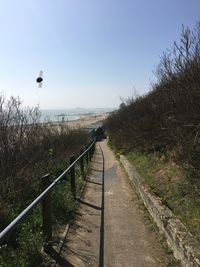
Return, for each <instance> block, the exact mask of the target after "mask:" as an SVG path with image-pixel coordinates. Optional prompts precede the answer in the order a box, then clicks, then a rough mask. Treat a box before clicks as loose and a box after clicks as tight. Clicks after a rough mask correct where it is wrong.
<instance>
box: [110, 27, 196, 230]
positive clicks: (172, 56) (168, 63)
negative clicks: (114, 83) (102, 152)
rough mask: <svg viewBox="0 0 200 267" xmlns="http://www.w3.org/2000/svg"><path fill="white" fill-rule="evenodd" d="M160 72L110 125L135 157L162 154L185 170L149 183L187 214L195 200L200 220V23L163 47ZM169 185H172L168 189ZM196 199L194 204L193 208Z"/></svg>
mask: <svg viewBox="0 0 200 267" xmlns="http://www.w3.org/2000/svg"><path fill="white" fill-rule="evenodd" d="M155 74H156V76H157V83H155V84H153V85H152V88H151V90H150V91H149V93H147V94H146V95H144V96H138V97H132V98H129V99H127V100H125V101H124V103H122V104H121V105H120V108H119V109H118V110H117V111H115V112H114V113H113V114H112V115H111V116H110V117H109V118H108V119H107V121H106V127H107V131H108V134H109V136H110V140H111V142H112V144H113V145H114V146H115V147H116V148H117V149H118V150H123V152H125V153H127V154H129V155H130V154H131V153H133V152H134V156H133V155H132V156H131V157H130V158H132V159H133V161H134V160H135V162H136V163H137V156H136V155H139V157H140V160H141V159H142V160H144V161H146V163H147V162H148V163H149V162H151V164H153V165H154V167H156V168H157V167H158V165H156V164H157V163H156V162H157V160H155V161H152V160H150V158H151V157H154V158H155V155H156V157H157V159H160V160H161V161H163V160H164V161H166V162H168V164H169V165H170V164H171V165H173V168H174V166H176V169H179V172H180V170H181V173H182V175H181V176H182V177H181V178H180V175H178V177H179V178H180V179H179V178H178V177H177V180H176V181H175V180H174V179H171V178H172V176H170V177H171V178H169V177H168V178H169V179H168V180H166V179H164V174H166V171H163V175H159V179H156V181H155V180H154V181H153V180H152V179H151V182H152V181H153V182H152V183H151V182H150V185H151V187H154V190H155V191H156V193H157V194H158V195H159V196H161V197H163V199H164V200H165V203H166V204H167V205H168V206H170V208H171V209H173V210H174V212H176V208H178V209H179V210H181V209H182V213H185V214H186V205H187V206H190V201H195V204H194V203H193V204H194V205H195V207H197V212H196V216H197V217H196V218H194V220H196V223H195V224H196V225H199V223H198V222H199V220H200V208H199V204H200V195H199V192H200V191H199V189H200V153H199V152H200V135H199V129H200V128H199V127H200V105H199V103H200V23H198V24H197V25H196V27H195V29H194V30H190V29H189V28H185V27H184V26H183V27H182V32H181V37H180V41H179V42H174V45H173V48H172V49H170V50H167V52H164V53H163V55H162V57H161V60H160V63H159V65H158V67H157V70H156V71H155ZM147 159H148V160H147ZM141 164H142V163H141V161H140V163H139V165H141ZM147 165H148V164H147ZM139 167H140V166H139ZM143 167H144V166H143ZM147 167H148V166H147ZM168 167H169V166H168ZM165 168H166V166H165ZM169 168H170V167H169ZM158 171H160V174H161V171H162V170H161V169H159V168H157V169H155V168H154V171H153V170H152V169H151V174H152V176H155V174H156V172H158ZM147 172H148V169H147ZM175 173H176V172H174V175H176V174H175ZM165 176H166V175H165ZM165 178H166V177H165ZM147 180H150V179H147ZM161 183H163V186H161ZM169 183H171V186H172V187H173V192H176V193H174V194H178V198H179V200H181V201H179V202H180V203H172V200H173V196H172V194H169V195H167V196H166V195H165V194H166V188H168V185H169ZM166 185H167V186H166ZM161 189H163V190H161ZM170 190H172V188H170V189H169V190H168V193H169V192H170ZM194 205H193V207H192V208H191V207H190V208H191V209H193V210H194ZM177 213H179V212H177ZM191 213H192V212H191ZM188 216H190V215H188ZM198 227H199V226H198ZM192 230H194V229H192ZM198 231H199V228H198ZM194 232H195V230H194ZM196 232H197V229H196Z"/></svg>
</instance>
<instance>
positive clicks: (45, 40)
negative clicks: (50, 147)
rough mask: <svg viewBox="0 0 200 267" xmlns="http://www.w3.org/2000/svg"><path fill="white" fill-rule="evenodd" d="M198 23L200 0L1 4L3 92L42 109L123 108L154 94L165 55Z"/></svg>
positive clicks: (60, 0) (20, 1)
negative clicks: (126, 100) (125, 101)
mask: <svg viewBox="0 0 200 267" xmlns="http://www.w3.org/2000/svg"><path fill="white" fill-rule="evenodd" d="M199 19H200V1H199V0H168V1H166V0H137V1H136V0H56V1H55V0H40V1H39V0H12V1H11V0H6V1H3V0H0V36H1V41H0V92H4V93H5V94H6V95H7V97H8V96H10V95H15V96H17V95H18V96H20V98H21V99H22V100H23V101H24V104H25V105H30V106H33V105H36V104H39V105H40V107H41V108H52V109H53V108H55V109H58V108H60V109H62V108H73V107H78V106H79V107H117V106H118V105H119V103H120V99H119V97H120V96H122V97H127V96H130V95H131V94H133V90H134V89H133V88H135V89H136V90H137V91H138V92H139V93H140V94H143V93H145V92H147V91H148V89H149V86H150V82H149V81H150V80H154V76H153V73H152V71H153V70H154V69H155V67H156V65H157V64H158V63H159V55H161V54H162V52H163V51H164V50H166V48H170V47H172V45H173V41H175V40H177V39H178V38H179V35H180V31H181V24H184V25H186V26H190V27H192V28H193V27H194V25H195V24H196V22H197V21H198V20H199ZM40 70H43V72H44V85H43V87H42V88H38V87H37V85H36V82H35V79H36V77H37V74H38V73H39V71H40Z"/></svg>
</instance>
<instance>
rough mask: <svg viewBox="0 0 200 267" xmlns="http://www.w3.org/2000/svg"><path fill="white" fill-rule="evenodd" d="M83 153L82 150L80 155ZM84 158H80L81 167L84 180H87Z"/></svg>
mask: <svg viewBox="0 0 200 267" xmlns="http://www.w3.org/2000/svg"><path fill="white" fill-rule="evenodd" d="M82 153H83V149H81V150H80V155H81V154H82ZM83 157H84V156H82V157H81V158H80V167H81V176H82V178H83V179H84V178H85V174H84V158H83Z"/></svg>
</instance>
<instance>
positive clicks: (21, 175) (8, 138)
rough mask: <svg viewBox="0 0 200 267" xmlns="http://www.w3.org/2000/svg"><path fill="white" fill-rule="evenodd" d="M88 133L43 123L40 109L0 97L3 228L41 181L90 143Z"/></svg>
mask: <svg viewBox="0 0 200 267" xmlns="http://www.w3.org/2000/svg"><path fill="white" fill-rule="evenodd" d="M87 139H88V135H87V133H84V132H81V131H80V130H73V131H71V130H69V128H68V127H66V126H65V125H62V126H60V127H56V126H53V125H52V124H48V123H46V124H41V123H40V110H39V108H38V107H36V108H29V107H27V108H23V107H22V103H21V101H20V99H19V98H15V97H11V98H10V99H9V100H6V98H5V97H4V96H2V95H1V96H0V169H1V172H0V192H1V194H0V206H1V207H4V209H1V214H0V228H1V227H3V226H5V222H6V221H7V220H8V217H9V216H10V214H11V213H12V210H13V209H14V208H16V209H21V208H22V207H23V206H25V205H27V202H30V200H31V198H34V196H35V195H36V194H38V190H39V186H40V178H41V176H42V175H44V174H45V173H47V172H51V171H52V169H53V168H54V166H55V165H56V164H58V163H60V162H63V160H64V161H65V163H67V159H68V158H69V156H70V154H72V153H76V152H77V151H79V150H80V146H81V145H83V144H85V143H87Z"/></svg>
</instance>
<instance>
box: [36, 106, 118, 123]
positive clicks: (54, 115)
mask: <svg viewBox="0 0 200 267" xmlns="http://www.w3.org/2000/svg"><path fill="white" fill-rule="evenodd" d="M114 109H115V108H91V109H86V108H74V109H41V118H40V121H41V122H49V121H51V122H59V121H72V120H77V119H79V118H80V117H81V115H90V114H91V115H93V114H99V113H102V112H111V111H113V110H114Z"/></svg>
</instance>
